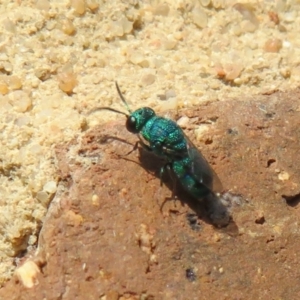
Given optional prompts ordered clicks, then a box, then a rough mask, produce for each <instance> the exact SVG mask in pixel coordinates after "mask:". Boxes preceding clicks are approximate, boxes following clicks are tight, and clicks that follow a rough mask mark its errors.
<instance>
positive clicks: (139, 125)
mask: <svg viewBox="0 0 300 300" xmlns="http://www.w3.org/2000/svg"><path fill="white" fill-rule="evenodd" d="M116 88H117V91H118V94H119V96H120V98H121V100H122V102H123V103H124V104H125V106H126V107H127V109H128V111H129V114H126V113H124V112H121V111H118V110H116V109H113V108H110V107H102V108H98V109H105V110H110V111H113V112H116V113H120V114H123V115H125V116H126V117H127V120H126V128H127V130H128V131H130V132H132V133H135V134H137V135H138V137H139V143H140V144H141V146H142V147H143V148H144V149H146V150H148V151H150V152H152V153H154V154H156V155H157V156H159V157H161V158H163V159H164V160H165V162H166V164H165V166H164V167H163V168H162V170H161V174H162V173H163V172H164V171H165V170H166V169H169V170H170V171H171V172H173V173H174V174H175V176H176V178H177V180H178V181H179V182H180V183H181V185H182V187H183V188H184V189H185V190H186V191H187V192H188V193H189V194H190V195H191V196H193V197H194V198H196V199H197V200H201V199H203V198H206V199H207V200H208V202H211V204H210V208H209V210H210V213H211V216H213V218H214V219H215V223H219V224H222V225H223V224H226V223H228V220H229V215H228V214H227V211H226V209H225V207H224V206H223V204H222V201H221V198H220V197H219V196H218V194H217V193H218V192H222V185H221V183H220V180H219V179H218V176H217V175H216V174H215V172H214V171H213V169H212V168H211V167H210V165H209V164H208V162H207V161H206V159H205V158H204V157H203V156H202V154H201V153H200V151H199V150H198V149H197V148H196V147H195V146H194V144H193V143H192V142H191V141H190V140H189V139H188V137H187V136H186V135H185V134H184V132H183V130H182V129H181V128H180V127H179V126H178V125H177V123H176V122H174V121H172V120H170V119H167V118H163V117H159V116H157V115H156V114H155V112H154V110H153V109H151V108H149V107H142V108H139V109H137V110H135V111H133V112H132V111H131V110H130V108H129V107H128V104H127V102H126V100H125V99H124V97H123V95H122V93H121V91H120V89H119V86H118V84H117V83H116ZM98 109H96V110H98Z"/></svg>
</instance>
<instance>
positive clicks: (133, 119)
mask: <svg viewBox="0 0 300 300" xmlns="http://www.w3.org/2000/svg"><path fill="white" fill-rule="evenodd" d="M154 116H155V112H154V110H153V109H152V108H150V107H142V108H139V109H137V110H135V111H134V112H133V113H131V114H130V115H129V116H128V118H127V121H126V128H127V130H128V131H130V132H132V133H139V132H140V131H141V130H142V128H143V127H144V126H145V124H146V123H147V122H148V121H149V120H150V119H151V118H152V117H154Z"/></svg>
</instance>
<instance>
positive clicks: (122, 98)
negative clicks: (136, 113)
mask: <svg viewBox="0 0 300 300" xmlns="http://www.w3.org/2000/svg"><path fill="white" fill-rule="evenodd" d="M115 83H116V88H117V91H118V94H119V96H120V98H121V100H122V102H123V103H124V104H125V106H126V108H127V110H128V111H129V112H130V113H132V111H131V109H130V108H129V105H128V103H127V102H126V100H125V98H124V96H123V95H122V93H121V91H120V88H119V85H118V82H117V81H116V82H115Z"/></svg>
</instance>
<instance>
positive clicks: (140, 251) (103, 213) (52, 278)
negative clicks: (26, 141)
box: [0, 90, 300, 300]
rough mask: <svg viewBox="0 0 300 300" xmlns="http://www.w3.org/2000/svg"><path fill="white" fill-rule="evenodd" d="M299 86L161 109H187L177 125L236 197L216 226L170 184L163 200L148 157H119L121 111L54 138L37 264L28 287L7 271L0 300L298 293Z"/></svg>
mask: <svg viewBox="0 0 300 300" xmlns="http://www.w3.org/2000/svg"><path fill="white" fill-rule="evenodd" d="M299 97H300V91H299V90H295V91H293V92H289V93H282V92H277V93H272V94H270V95H261V96H256V97H245V99H243V100H240V101H226V102H210V103H206V104H203V105H201V106H199V107H195V108H193V109H186V110H180V111H175V112H173V114H171V115H170V117H172V118H174V119H175V120H178V119H180V118H181V117H183V116H185V117H188V122H186V124H185V126H184V130H185V132H186V134H187V135H188V136H189V137H190V138H191V140H192V141H193V142H194V144H195V145H196V146H197V147H198V148H199V149H201V152H202V153H203V155H204V156H205V157H206V158H207V160H208V161H209V162H210V164H211V166H212V167H213V168H214V170H215V171H216V173H217V174H218V176H219V177H220V179H221V181H222V183H223V185H224V189H225V190H229V191H231V192H232V193H234V194H237V195H239V196H240V199H242V200H241V203H240V205H238V206H235V207H234V208H233V211H232V221H231V223H230V224H229V225H228V226H227V227H225V228H222V229H219V228H216V227H214V226H213V225H212V224H210V222H209V220H208V219H207V218H206V217H205V212H201V211H200V213H199V211H197V209H195V207H197V206H198V203H197V202H196V203H195V200H193V199H191V198H190V197H189V196H188V195H187V194H185V193H184V192H183V191H182V190H181V189H180V188H178V189H177V193H176V195H177V198H178V199H177V201H174V199H170V198H172V197H171V196H172V181H171V180H169V179H168V178H167V176H166V177H165V178H164V180H165V183H166V184H164V185H163V186H162V187H161V186H160V178H159V169H160V167H161V165H162V162H161V161H160V160H159V159H157V158H156V157H153V156H152V155H151V154H148V153H145V152H144V151H139V150H137V151H133V152H132V153H131V154H129V155H127V156H124V155H125V154H126V153H128V152H129V151H130V150H131V149H132V147H133V145H134V144H135V142H136V141H137V137H136V136H135V135H133V134H130V133H129V132H127V131H126V128H125V126H124V123H125V121H124V120H123V117H120V119H119V120H118V121H114V122H109V123H107V124H105V125H103V126H102V125H101V126H98V127H95V128H93V129H92V130H89V131H87V132H86V133H85V135H84V136H83V137H80V136H78V138H75V139H74V140H73V141H72V142H70V143H68V144H63V145H60V146H58V147H57V148H56V155H57V159H58V165H59V170H60V189H59V191H58V192H57V194H56V196H55V198H54V199H53V201H52V202H51V205H50V208H49V210H48V214H47V216H46V219H45V222H44V225H43V229H42V231H41V234H40V237H39V247H38V250H37V252H36V253H34V252H32V253H28V254H27V257H26V259H27V261H33V262H34V263H35V264H36V265H37V266H38V267H39V269H40V273H39V272H36V274H35V275H34V276H32V277H36V278H34V280H33V281H34V286H33V287H32V288H26V287H24V285H23V284H22V278H21V277H17V276H15V277H14V279H13V280H11V281H10V282H8V283H7V284H6V285H5V286H4V288H2V289H1V290H0V299H11V300H13V299H18V300H19V299H24V300H25V299H48V300H50V299H107V300H111V299H289V300H290V299H298V298H299V297H300V288H299V285H298V282H299V276H300V273H299V261H298V257H297V249H298V248H299V229H298V226H299V225H298V224H299V201H300V197H299V195H300V184H299V182H300V165H299V163H298V160H297V157H298V151H299V139H300V126H299V125H300V124H299V122H300V121H299V120H300V118H299V114H300V113H299V111H300V101H299ZM203 126H204V127H205V128H206V129H208V130H206V131H205V130H204V131H203V133H202V134H201V136H200V137H199V135H197V132H199V128H201V127H203ZM168 200H171V201H168ZM195 211H196V212H197V213H198V216H197V215H196V214H195ZM26 259H24V261H25V260H26ZM24 261H23V262H22V263H20V266H21V265H22V264H24Z"/></svg>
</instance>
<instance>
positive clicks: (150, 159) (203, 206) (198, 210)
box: [101, 135, 238, 235]
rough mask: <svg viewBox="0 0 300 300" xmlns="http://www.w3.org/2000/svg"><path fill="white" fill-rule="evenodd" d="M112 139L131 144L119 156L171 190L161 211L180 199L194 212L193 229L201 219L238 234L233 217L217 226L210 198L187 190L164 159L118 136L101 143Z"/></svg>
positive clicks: (107, 137)
mask: <svg viewBox="0 0 300 300" xmlns="http://www.w3.org/2000/svg"><path fill="white" fill-rule="evenodd" d="M111 140H116V141H119V142H121V143H125V144H127V145H131V146H132V150H131V151H129V152H127V153H124V155H122V154H121V155H119V158H120V159H125V160H127V161H130V162H133V163H137V164H139V165H140V166H141V167H142V168H143V169H144V170H145V171H146V172H148V173H151V174H152V175H154V176H155V177H157V178H158V179H159V180H160V181H161V185H162V184H164V185H166V186H167V188H168V189H169V190H170V192H171V194H170V197H165V199H162V204H161V205H160V209H161V211H162V210H163V207H164V205H165V203H166V202H167V201H175V200H179V201H180V202H181V204H182V205H183V204H186V205H188V207H189V208H190V209H191V210H192V211H193V212H194V213H190V212H188V213H187V215H186V219H187V222H188V223H189V225H190V227H191V228H192V229H193V230H197V231H198V230H199V228H200V227H201V226H199V224H198V220H199V219H201V220H202V221H204V222H205V223H207V224H210V225H213V226H215V227H216V228H218V229H220V230H222V231H226V233H228V234H230V235H237V233H238V228H237V226H236V224H235V222H234V221H233V220H232V219H231V220H230V222H229V224H228V226H216V224H215V223H214V222H213V221H212V219H211V218H210V216H209V212H208V205H207V203H208V200H206V199H203V200H202V201H199V200H197V199H195V198H193V197H192V196H191V195H190V194H189V193H188V192H186V191H185V190H184V188H183V187H182V185H181V184H180V182H178V180H177V179H176V177H175V175H174V174H173V173H172V171H171V170H167V169H164V166H165V165H166V162H165V161H164V159H162V158H160V157H158V156H156V155H155V154H154V153H152V152H149V151H147V150H146V149H144V148H143V147H141V146H137V145H138V144H137V143H135V144H132V143H130V142H128V141H127V140H125V139H122V138H119V137H117V136H111V135H105V137H103V138H102V139H101V143H102V144H103V143H104V144H105V143H109V142H110V141H111ZM131 153H138V155H137V156H138V159H139V161H136V160H133V159H131V158H130V156H131V155H129V154H131ZM163 169H164V172H161V170H163ZM172 175H173V176H172ZM226 225H227V224H226ZM221 227H222V228H221Z"/></svg>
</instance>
